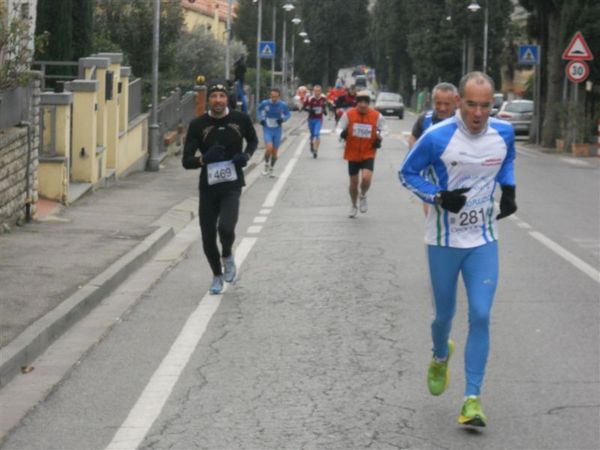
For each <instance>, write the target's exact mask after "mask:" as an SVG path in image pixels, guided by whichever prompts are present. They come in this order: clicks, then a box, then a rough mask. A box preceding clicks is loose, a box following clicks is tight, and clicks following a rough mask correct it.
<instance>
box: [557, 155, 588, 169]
mask: <svg viewBox="0 0 600 450" xmlns="http://www.w3.org/2000/svg"><path fill="white" fill-rule="evenodd" d="M559 159H560V160H561V161H562V162H566V163H567V164H571V165H572V166H577V167H589V166H590V165H589V163H588V162H587V161H582V160H580V159H573V158H565V157H564V156H561V157H560V158H559Z"/></svg>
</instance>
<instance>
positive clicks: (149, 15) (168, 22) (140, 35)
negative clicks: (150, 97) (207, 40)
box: [94, 0, 183, 77]
mask: <svg viewBox="0 0 600 450" xmlns="http://www.w3.org/2000/svg"><path fill="white" fill-rule="evenodd" d="M94 19H95V23H94V30H95V36H94V51H96V52H106V51H114V50H115V48H116V49H119V50H118V51H122V52H123V53H124V59H125V61H126V63H128V64H130V65H131V68H132V70H133V73H135V74H136V75H138V76H142V77H143V76H147V75H149V74H151V73H152V34H153V8H152V3H151V2H148V1H147V0H132V1H131V2H128V3H123V2H122V1H121V0H103V1H102V2H100V3H98V4H97V5H96V14H95V16H94ZM182 30H183V12H182V10H181V6H180V4H179V3H178V2H161V16H160V37H159V39H160V54H159V70H160V71H161V72H168V71H170V70H171V68H172V67H173V65H174V63H175V48H176V45H177V40H178V39H179V36H180V35H181V33H182Z"/></svg>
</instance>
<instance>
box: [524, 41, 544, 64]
mask: <svg viewBox="0 0 600 450" xmlns="http://www.w3.org/2000/svg"><path fill="white" fill-rule="evenodd" d="M539 63H540V52H539V46H537V45H519V64H522V65H524V66H534V65H536V64H539Z"/></svg>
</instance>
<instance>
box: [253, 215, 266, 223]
mask: <svg viewBox="0 0 600 450" xmlns="http://www.w3.org/2000/svg"><path fill="white" fill-rule="evenodd" d="M266 221H267V218H266V216H256V217H255V218H254V221H253V222H254V223H265V222H266Z"/></svg>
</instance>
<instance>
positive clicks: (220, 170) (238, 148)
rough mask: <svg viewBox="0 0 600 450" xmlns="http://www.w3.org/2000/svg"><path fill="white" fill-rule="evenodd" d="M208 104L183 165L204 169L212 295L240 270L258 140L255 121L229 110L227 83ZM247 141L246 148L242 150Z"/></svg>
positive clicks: (190, 135) (195, 123) (213, 90)
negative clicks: (236, 253)
mask: <svg viewBox="0 0 600 450" xmlns="http://www.w3.org/2000/svg"><path fill="white" fill-rule="evenodd" d="M208 104H209V110H208V112H207V113H205V114H203V115H202V116H200V117H197V118H196V119H194V120H192V121H191V122H190V126H189V127H188V132H187V136H186V139H185V146H184V151H183V159H182V163H183V167H185V168H186V169H198V168H202V171H201V172H200V212H199V215H200V229H201V230H202V245H203V248H204V254H205V255H206V258H207V259H208V263H209V264H210V267H211V269H212V271H213V275H214V278H213V283H212V286H211V288H210V292H211V294H220V293H221V291H222V290H223V280H225V281H227V282H228V283H231V282H233V281H234V280H235V275H236V266H235V261H234V259H233V255H232V252H231V250H232V247H233V242H234V240H235V226H236V223H237V219H238V213H239V206H240V196H241V194H242V187H243V186H244V185H245V182H244V172H243V171H242V168H243V167H244V166H246V164H247V163H248V160H249V159H250V157H251V156H252V154H253V153H254V151H255V150H256V147H257V145H258V138H257V136H256V131H255V130H254V126H253V125H252V121H251V120H250V117H249V116H248V115H247V114H244V113H242V112H239V111H230V110H229V108H228V107H227V88H226V87H225V85H224V84H214V85H212V86H211V87H210V88H209V89H208ZM244 139H245V140H246V149H245V150H243V151H242V147H243V141H244ZM198 152H199V153H198ZM217 224H218V226H217ZM217 230H218V234H219V238H220V241H221V246H222V254H221V255H220V254H219V248H218V246H217ZM221 256H222V259H223V266H224V273H223V269H222V268H221V260H220V257H221Z"/></svg>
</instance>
